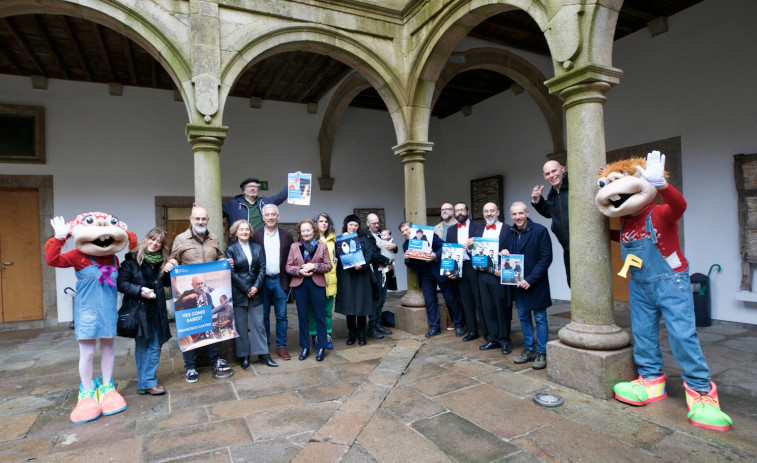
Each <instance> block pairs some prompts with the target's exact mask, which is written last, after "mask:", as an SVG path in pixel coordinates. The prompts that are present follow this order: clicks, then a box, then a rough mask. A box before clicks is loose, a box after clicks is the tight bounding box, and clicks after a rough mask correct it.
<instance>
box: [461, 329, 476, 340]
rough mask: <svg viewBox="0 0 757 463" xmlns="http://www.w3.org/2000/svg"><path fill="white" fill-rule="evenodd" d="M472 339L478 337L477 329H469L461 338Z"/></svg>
mask: <svg viewBox="0 0 757 463" xmlns="http://www.w3.org/2000/svg"><path fill="white" fill-rule="evenodd" d="M474 339H478V331H471V332H470V333H468V334H466V335H465V337H464V338H463V341H466V342H467V341H473V340H474Z"/></svg>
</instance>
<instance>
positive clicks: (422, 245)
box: [407, 223, 434, 259]
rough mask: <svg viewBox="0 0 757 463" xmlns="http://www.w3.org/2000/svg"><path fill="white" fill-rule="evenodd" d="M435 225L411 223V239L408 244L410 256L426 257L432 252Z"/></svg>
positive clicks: (415, 257)
mask: <svg viewBox="0 0 757 463" xmlns="http://www.w3.org/2000/svg"><path fill="white" fill-rule="evenodd" d="M433 240H434V227H429V226H428V225H417V224H414V223H412V224H410V240H409V242H408V244H407V255H408V257H411V258H414V259H417V258H424V257H426V256H427V255H428V254H429V253H430V252H431V243H433V242H434V241H433Z"/></svg>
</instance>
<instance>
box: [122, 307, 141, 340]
mask: <svg viewBox="0 0 757 463" xmlns="http://www.w3.org/2000/svg"><path fill="white" fill-rule="evenodd" d="M143 305H144V302H143V301H139V302H137V303H136V304H129V305H127V304H124V305H122V306H121V308H120V309H118V323H117V324H116V333H117V334H118V335H119V336H122V337H124V338H134V337H136V336H137V332H139V313H140V312H141V311H142V309H143Z"/></svg>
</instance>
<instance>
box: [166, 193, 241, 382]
mask: <svg viewBox="0 0 757 463" xmlns="http://www.w3.org/2000/svg"><path fill="white" fill-rule="evenodd" d="M189 223H190V227H189V229H188V230H187V231H185V232H184V233H181V234H179V235H177V236H176V239H175V240H174V242H173V248H172V249H171V256H170V258H169V259H168V262H169V263H171V264H173V265H174V266H176V265H188V264H199V263H205V262H213V261H220V260H226V258H224V256H223V253H222V252H221V248H220V246H219V243H218V237H217V236H216V235H214V234H213V233H210V231H209V230H208V211H207V210H206V209H205V208H204V207H199V206H193V207H192V213H191V215H190V216H189ZM229 265H233V263H232V262H229ZM174 272H176V269H174V270H173V271H172V274H173V273H174ZM172 276H173V275H172ZM199 278H201V277H199V275H198V280H197V281H196V282H195V281H194V277H193V280H192V293H193V294H194V296H192V295H191V294H190V293H187V291H189V290H187V291H184V292H183V293H182V294H181V297H179V299H178V300H177V301H176V304H177V307H176V308H177V310H180V309H179V307H189V306H192V304H194V307H198V305H197V304H198V302H202V301H200V300H199V299H200V298H201V297H204V298H205V297H210V294H209V291H203V289H204V287H205V286H204V284H201V283H200V280H199ZM203 283H204V282H203ZM195 286H196V287H197V288H198V289H199V291H198V290H196V289H195ZM229 286H230V285H229ZM230 291H231V290H229V292H230ZM209 300H210V301H212V299H209ZM211 304H212V302H211ZM210 310H212V307H211V308H210ZM211 316H212V315H211ZM177 319H178V316H177ZM177 330H178V328H177ZM209 331H212V321H211V327H210V329H209ZM177 337H178V338H179V343H180V344H179V345H180V346H181V335H180V334H179V333H177ZM182 355H183V356H184V368H185V369H186V374H185V378H186V380H187V382H188V383H194V382H197V380H198V378H199V375H198V374H197V369H196V368H197V352H196V351H195V350H193V349H192V350H187V351H186V352H182ZM208 357H209V358H210V365H211V366H212V367H213V377H214V378H216V379H223V378H228V377H230V376H231V375H233V374H234V370H232V369H231V368H230V367H229V366H228V365H227V364H226V361H225V360H224V359H222V358H221V350H220V348H219V345H218V344H217V343H213V344H210V345H208Z"/></svg>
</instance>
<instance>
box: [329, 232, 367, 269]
mask: <svg viewBox="0 0 757 463" xmlns="http://www.w3.org/2000/svg"><path fill="white" fill-rule="evenodd" d="M336 253H337V255H338V256H339V260H340V261H341V262H342V268H344V269H348V268H352V267H355V266H356V265H365V256H363V248H362V246H360V240H359V239H358V237H357V233H348V234H346V235H342V236H337V237H336Z"/></svg>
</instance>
